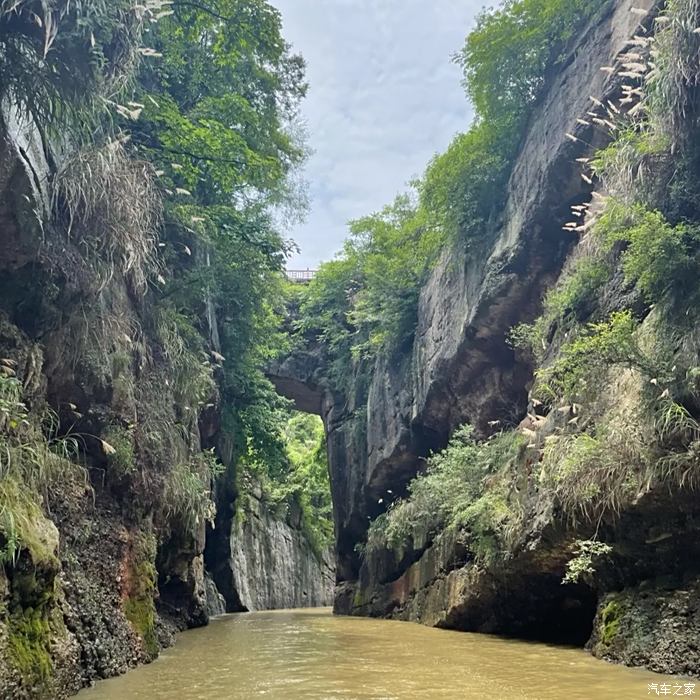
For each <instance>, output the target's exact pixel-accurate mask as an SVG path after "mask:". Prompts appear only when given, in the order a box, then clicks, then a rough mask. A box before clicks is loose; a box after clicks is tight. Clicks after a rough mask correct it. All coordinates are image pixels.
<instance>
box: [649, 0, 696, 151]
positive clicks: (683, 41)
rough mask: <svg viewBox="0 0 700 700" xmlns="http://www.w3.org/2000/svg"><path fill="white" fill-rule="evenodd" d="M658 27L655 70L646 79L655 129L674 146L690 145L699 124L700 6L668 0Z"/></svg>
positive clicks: (685, 0)
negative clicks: (699, 33)
mask: <svg viewBox="0 0 700 700" xmlns="http://www.w3.org/2000/svg"><path fill="white" fill-rule="evenodd" d="M663 15H664V20H665V21H664V22H663V23H661V22H659V23H658V25H657V32H656V37H655V39H656V41H655V55H654V64H655V67H654V70H653V71H651V72H650V75H649V77H648V78H647V85H648V88H649V92H650V95H649V100H648V111H649V115H650V118H651V121H652V123H653V126H654V127H655V129H656V130H657V131H659V132H661V133H663V134H665V135H666V136H667V137H668V138H669V139H670V140H671V142H672V144H676V145H678V144H684V145H685V144H687V142H688V140H692V138H693V136H692V134H693V132H694V129H695V128H696V127H697V125H698V116H699V115H700V112H699V111H698V107H699V106H700V105H699V102H698V98H699V93H698V86H699V84H698V73H699V72H700V36H698V34H697V33H696V32H695V29H696V28H697V27H698V25H699V24H700V4H698V2H697V0H669V1H668V2H667V3H666V4H665V7H664V12H663Z"/></svg>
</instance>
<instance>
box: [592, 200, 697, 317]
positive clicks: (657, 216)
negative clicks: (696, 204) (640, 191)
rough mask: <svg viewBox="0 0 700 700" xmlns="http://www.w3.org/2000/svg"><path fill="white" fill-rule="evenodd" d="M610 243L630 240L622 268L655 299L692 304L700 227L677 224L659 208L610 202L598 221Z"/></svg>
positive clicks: (685, 306) (688, 306) (647, 296)
mask: <svg viewBox="0 0 700 700" xmlns="http://www.w3.org/2000/svg"><path fill="white" fill-rule="evenodd" d="M596 232H597V234H598V235H599V236H600V237H601V238H602V240H603V241H604V242H605V244H606V245H607V246H608V247H613V246H615V245H616V244H620V243H622V244H625V250H624V252H623V254H622V267H623V270H624V273H625V277H626V278H627V280H628V282H630V283H632V284H635V285H636V286H637V287H638V289H639V291H640V292H641V293H642V294H643V295H644V297H645V299H646V300H647V301H648V302H650V303H659V302H666V304H667V306H672V305H674V304H678V305H679V306H681V305H682V307H683V309H684V310H686V309H691V308H692V307H693V306H694V302H695V301H696V300H697V294H698V289H697V280H698V275H699V274H700V228H698V227H697V226H695V225H690V224H683V223H682V224H678V225H676V226H672V225H671V224H670V223H669V222H668V221H667V220H666V218H665V217H664V216H663V214H661V212H659V211H651V210H649V209H646V208H645V207H644V206H642V205H640V204H636V205H634V206H631V207H630V206H626V205H624V204H623V203H620V202H616V201H614V200H613V201H612V202H610V203H609V204H608V205H607V207H606V210H605V212H604V213H603V215H602V216H601V218H600V220H599V221H598V223H597V224H596Z"/></svg>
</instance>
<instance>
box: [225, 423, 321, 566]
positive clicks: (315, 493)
mask: <svg viewBox="0 0 700 700" xmlns="http://www.w3.org/2000/svg"><path fill="white" fill-rule="evenodd" d="M284 415H285V416H286V418H285V420H284V422H282V423H281V425H279V430H280V432H279V434H278V437H277V439H278V449H280V450H281V461H278V460H277V459H276V460H274V461H271V460H270V459H269V458H268V459H260V458H258V459H253V458H252V457H254V456H255V454H256V450H255V449H254V448H251V449H250V450H249V452H248V457H246V459H244V460H243V461H242V464H241V473H240V474H239V480H238V486H239V492H241V493H242V495H244V496H245V495H246V493H247V492H248V491H250V490H252V489H253V488H255V487H256V486H259V487H260V488H261V489H262V494H263V498H264V499H265V500H267V501H268V502H269V503H270V504H271V505H272V506H273V507H274V508H276V509H277V511H278V512H279V513H280V514H282V513H286V512H289V511H290V510H291V511H294V510H296V509H298V511H299V512H300V514H301V527H302V530H303V531H304V534H305V535H306V539H307V540H308V542H309V544H310V545H311V547H312V548H313V550H314V552H315V553H316V555H317V556H319V557H320V556H321V554H322V553H323V551H324V550H325V549H327V548H328V547H329V546H330V545H331V543H332V540H333V515H332V504H331V493H330V481H329V475H328V456H327V453H326V438H325V432H324V428H323V423H322V421H321V419H320V418H319V417H318V416H316V415H311V414H308V413H300V412H297V411H292V412H289V411H288V410H287V411H286V412H285V414H284Z"/></svg>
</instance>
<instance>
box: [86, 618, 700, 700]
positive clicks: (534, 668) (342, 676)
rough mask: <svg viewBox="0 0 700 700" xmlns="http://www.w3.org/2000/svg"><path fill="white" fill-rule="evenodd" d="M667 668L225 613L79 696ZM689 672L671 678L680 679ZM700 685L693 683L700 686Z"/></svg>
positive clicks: (572, 694) (644, 680) (494, 680)
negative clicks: (148, 660)
mask: <svg viewBox="0 0 700 700" xmlns="http://www.w3.org/2000/svg"><path fill="white" fill-rule="evenodd" d="M665 681H666V682H670V683H672V682H673V681H672V680H671V679H669V678H667V677H664V676H658V675H656V674H652V673H647V672H645V671H639V670H632V669H628V668H623V667H619V666H612V665H609V664H606V663H604V662H601V661H597V660H595V659H593V658H591V657H590V656H588V655H587V654H586V653H585V652H583V651H579V650H575V649H562V648H557V647H551V646H546V645H543V644H531V643H526V642H518V641H511V640H504V639H499V638H496V637H489V636H484V635H476V634H465V633H460V632H447V631H444V630H437V629H431V628H428V627H423V626H422V625H417V624H412V623H402V622H390V621H386V620H369V619H364V618H349V617H334V616H333V615H331V613H330V610H325V609H323V610H294V611H279V612H267V613H250V614H239V615H227V616H225V617H222V618H219V619H216V620H213V621H212V623H211V624H210V626H209V627H205V628H203V629H199V630H193V631H190V632H185V633H184V634H182V635H181V636H180V637H179V639H178V642H177V644H176V645H175V646H174V647H173V648H172V649H169V650H166V651H165V652H164V653H163V654H162V656H161V658H160V659H158V661H156V662H155V663H153V664H151V665H150V666H144V667H142V668H139V669H136V670H134V671H131V672H130V673H128V674H127V675H125V676H122V677H121V678H113V679H110V680H107V681H101V682H100V683H98V684H97V685H96V686H95V687H94V688H90V689H88V690H84V691H82V692H81V693H80V694H79V695H78V698H79V700H132V699H133V700H140V699H143V700H146V699H147V700H161V699H162V700H184V699H187V700H200V699H201V700H233V699H234V698H235V699H238V698H241V699H246V700H247V699H248V698H257V697H261V698H271V699H272V698H274V699H275V700H276V699H278V698H279V699H280V700H282V699H284V700H300V699H302V698H303V699H313V700H331V699H332V700H341V699H342V700H350V699H355V698H357V699H366V698H372V699H373V700H389V699H391V700H394V699H397V700H404V698H411V699H413V698H420V699H421V700H423V699H425V698H507V699H508V700H510V699H511V698H556V699H557V700H563V699H566V700H575V699H579V698H580V699H581V700H599V699H600V700H604V699H605V698H611V699H612V698H615V700H623V699H626V698H629V699H632V698H642V697H648V685H647V684H649V683H657V684H659V683H663V682H665ZM682 682H684V681H676V683H682ZM699 691H700V688H699Z"/></svg>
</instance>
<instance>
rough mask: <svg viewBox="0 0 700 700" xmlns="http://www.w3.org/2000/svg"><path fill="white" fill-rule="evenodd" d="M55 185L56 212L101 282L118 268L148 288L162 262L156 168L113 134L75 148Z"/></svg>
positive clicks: (142, 289) (140, 286)
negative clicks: (132, 153)
mask: <svg viewBox="0 0 700 700" xmlns="http://www.w3.org/2000/svg"><path fill="white" fill-rule="evenodd" d="M52 189H53V209H54V216H55V218H56V220H57V222H60V223H62V224H63V225H64V226H65V229H66V231H67V234H68V237H69V238H73V239H74V240H75V242H76V243H77V244H78V245H79V247H80V248H81V250H82V251H83V253H84V255H85V256H86V258H87V259H88V260H89V262H90V263H91V266H92V269H93V271H94V273H95V276H96V277H97V280H96V281H97V283H98V284H97V285H96V286H98V287H99V288H102V287H103V286H104V285H106V284H107V283H108V282H109V281H110V280H111V279H112V278H113V277H114V276H115V274H119V275H121V276H124V277H126V278H127V279H128V280H130V281H131V283H132V285H133V288H134V289H135V290H136V291H137V292H139V293H142V294H143V293H144V292H145V291H146V285H147V282H148V279H149V277H151V276H153V275H154V274H155V272H156V270H157V267H158V264H157V260H156V251H157V245H156V243H157V231H158V228H159V226H160V222H161V216H162V211H161V210H162V202H161V194H160V192H159V190H158V188H157V186H156V182H155V175H154V173H153V168H152V167H151V166H150V165H149V164H148V163H146V162H144V161H138V160H135V159H133V158H130V157H129V156H128V154H127V151H126V150H125V148H124V146H123V144H122V142H121V141H119V140H113V141H110V142H109V143H107V144H106V145H105V146H103V147H102V148H98V147H96V146H94V145H91V146H89V147H86V148H83V149H82V150H79V151H77V152H76V153H74V154H73V155H72V156H71V157H70V158H68V159H67V161H66V162H65V163H64V164H63V166H62V168H61V170H60V171H59V172H58V173H57V174H56V176H55V177H54V179H53V182H52Z"/></svg>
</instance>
